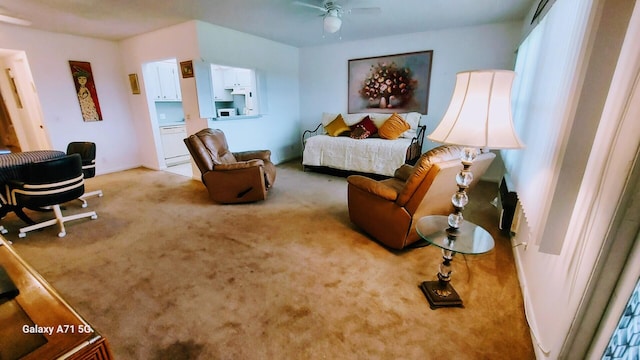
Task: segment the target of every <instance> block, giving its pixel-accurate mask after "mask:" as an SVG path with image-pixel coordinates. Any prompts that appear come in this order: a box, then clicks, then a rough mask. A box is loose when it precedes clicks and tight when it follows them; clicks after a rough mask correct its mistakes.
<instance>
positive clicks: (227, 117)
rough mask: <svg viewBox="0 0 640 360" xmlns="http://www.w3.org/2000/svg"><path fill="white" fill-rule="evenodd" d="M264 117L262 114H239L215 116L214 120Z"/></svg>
mask: <svg viewBox="0 0 640 360" xmlns="http://www.w3.org/2000/svg"><path fill="white" fill-rule="evenodd" d="M260 117H262V115H238V116H223V117H217V118H213V119H211V120H213V121H227V120H242V119H257V118H260Z"/></svg>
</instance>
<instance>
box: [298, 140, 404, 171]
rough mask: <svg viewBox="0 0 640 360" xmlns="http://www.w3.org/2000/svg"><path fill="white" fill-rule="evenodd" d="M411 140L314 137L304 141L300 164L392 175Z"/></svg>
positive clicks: (401, 161)
mask: <svg viewBox="0 0 640 360" xmlns="http://www.w3.org/2000/svg"><path fill="white" fill-rule="evenodd" d="M409 145H411V139H406V138H398V139H395V140H387V139H380V138H367V139H362V140H359V139H352V138H350V137H348V136H337V137H333V136H328V135H315V136H312V137H310V138H308V139H307V140H306V142H305V147H304V152H303V154H302V164H303V165H308V166H327V167H331V168H335V169H341V170H351V171H361V172H366V173H373V174H380V175H387V176H393V173H394V172H395V170H396V169H397V168H399V167H400V166H401V165H402V164H404V162H405V160H406V154H407V148H408V147H409Z"/></svg>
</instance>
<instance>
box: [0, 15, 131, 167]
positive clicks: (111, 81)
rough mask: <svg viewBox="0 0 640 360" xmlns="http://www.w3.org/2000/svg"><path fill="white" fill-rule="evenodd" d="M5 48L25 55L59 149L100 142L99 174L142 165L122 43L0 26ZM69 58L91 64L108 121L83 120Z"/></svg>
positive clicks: (45, 119)
mask: <svg viewBox="0 0 640 360" xmlns="http://www.w3.org/2000/svg"><path fill="white" fill-rule="evenodd" d="M0 48H2V49H12V50H20V51H25V53H26V56H27V60H28V62H29V66H30V68H31V73H32V75H33V81H34V85H35V88H36V90H37V92H38V96H39V99H40V103H41V105H42V113H43V118H44V124H45V126H46V127H47V130H48V131H49V137H50V139H51V143H52V146H53V148H54V149H57V150H62V151H65V150H66V148H67V144H68V143H69V142H71V141H92V142H95V143H96V146H97V148H98V153H97V159H96V171H97V173H98V174H101V173H108V172H114V171H119V170H123V169H128V168H132V167H136V166H139V164H140V161H139V159H138V149H139V148H138V144H137V142H136V134H135V130H134V127H133V118H132V116H131V113H130V111H129V107H128V105H127V98H126V93H127V89H128V80H127V76H126V73H125V72H124V70H123V68H122V66H121V62H120V48H119V46H118V44H117V43H116V42H112V41H106V40H97V39H92V38H86V37H79V36H71V35H63V34H57V33H51V32H44V31H39V30H34V29H30V28H25V27H19V26H12V25H0ZM69 60H79V61H88V62H90V63H91V69H92V71H93V76H94V81H95V84H96V89H97V92H98V99H99V101H100V107H101V109H102V115H103V118H104V120H103V121H99V122H84V121H83V120H82V114H81V113H80V106H79V104H78V98H77V96H76V90H75V85H74V82H73V81H74V80H73V77H72V76H71V70H70V68H69Z"/></svg>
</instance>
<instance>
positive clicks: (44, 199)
mask: <svg viewBox="0 0 640 360" xmlns="http://www.w3.org/2000/svg"><path fill="white" fill-rule="evenodd" d="M6 187H7V197H8V202H9V204H10V205H13V206H16V207H20V208H27V209H32V210H40V209H42V208H44V207H51V208H52V209H53V212H54V214H55V216H56V217H55V219H51V220H47V221H44V222H41V223H37V224H34V225H29V226H27V227H23V228H21V229H20V233H19V234H18V236H19V237H21V238H23V237H25V236H27V234H26V233H27V232H29V231H32V230H37V229H41V228H44V227H47V226H51V225H55V224H59V225H60V232H59V233H58V236H59V237H64V236H65V235H66V234H67V233H66V230H65V228H64V223H65V222H67V221H71V220H76V219H81V218H85V217H90V218H91V219H97V218H98V215H97V214H96V212H95V211H90V212H86V213H81V214H75V215H69V216H63V215H62V211H61V210H60V204H62V203H65V202H68V201H71V200H76V199H77V198H79V197H80V196H82V194H84V175H83V173H82V159H81V158H80V155H78V154H72V155H67V156H64V157H61V158H57V159H52V160H45V161H39V162H34V163H31V164H29V166H28V168H27V170H26V171H25V176H24V179H23V180H22V181H16V180H9V181H8V182H7V185H6Z"/></svg>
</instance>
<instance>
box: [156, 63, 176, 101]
mask: <svg viewBox="0 0 640 360" xmlns="http://www.w3.org/2000/svg"><path fill="white" fill-rule="evenodd" d="M153 66H154V71H153V72H152V73H153V75H154V76H155V78H152V79H150V83H151V84H152V88H153V99H154V100H155V101H181V100H182V93H181V92H180V79H179V77H178V66H177V65H176V63H175V62H168V61H162V62H157V63H155V64H153Z"/></svg>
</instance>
